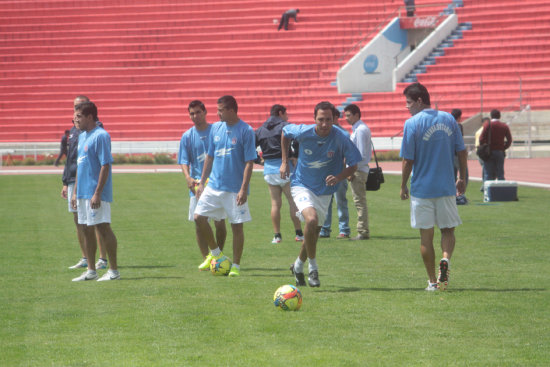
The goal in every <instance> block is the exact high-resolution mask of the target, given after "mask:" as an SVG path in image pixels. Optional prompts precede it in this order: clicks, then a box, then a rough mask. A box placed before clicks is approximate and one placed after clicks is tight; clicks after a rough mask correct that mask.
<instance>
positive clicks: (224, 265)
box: [210, 256, 233, 275]
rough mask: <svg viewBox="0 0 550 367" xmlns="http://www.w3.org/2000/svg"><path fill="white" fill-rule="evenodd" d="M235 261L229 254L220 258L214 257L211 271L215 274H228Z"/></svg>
mask: <svg viewBox="0 0 550 367" xmlns="http://www.w3.org/2000/svg"><path fill="white" fill-rule="evenodd" d="M231 265H233V263H232V262H231V260H229V258H228V257H227V256H222V257H220V258H219V259H212V261H211V262H210V272H211V273H212V274H214V275H227V274H229V271H230V270H231Z"/></svg>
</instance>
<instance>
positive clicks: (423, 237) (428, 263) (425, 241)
mask: <svg viewBox="0 0 550 367" xmlns="http://www.w3.org/2000/svg"><path fill="white" fill-rule="evenodd" d="M433 239H434V229H433V227H432V228H428V229H423V228H421V229H420V253H421V255H422V260H423V261H424V267H425V268H426V272H427V273H428V278H429V280H430V283H432V284H433V283H436V282H437V278H436V276H435V250H434V244H433Z"/></svg>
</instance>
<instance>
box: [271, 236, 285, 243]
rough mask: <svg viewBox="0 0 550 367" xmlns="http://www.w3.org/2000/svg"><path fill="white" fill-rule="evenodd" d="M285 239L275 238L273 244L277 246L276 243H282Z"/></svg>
mask: <svg viewBox="0 0 550 367" xmlns="http://www.w3.org/2000/svg"><path fill="white" fill-rule="evenodd" d="M282 240H283V239H282V238H281V237H277V236H275V237H273V239H272V240H271V243H273V244H275V243H281V241H282Z"/></svg>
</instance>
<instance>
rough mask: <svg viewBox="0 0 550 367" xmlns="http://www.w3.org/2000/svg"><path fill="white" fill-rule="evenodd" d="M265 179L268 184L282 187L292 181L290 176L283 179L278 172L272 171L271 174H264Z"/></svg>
mask: <svg viewBox="0 0 550 367" xmlns="http://www.w3.org/2000/svg"><path fill="white" fill-rule="evenodd" d="M264 180H265V182H267V183H268V184H270V185H272V186H281V187H284V186H286V184H287V183H289V182H290V178H285V179H282V178H281V175H280V174H278V173H272V174H270V175H264Z"/></svg>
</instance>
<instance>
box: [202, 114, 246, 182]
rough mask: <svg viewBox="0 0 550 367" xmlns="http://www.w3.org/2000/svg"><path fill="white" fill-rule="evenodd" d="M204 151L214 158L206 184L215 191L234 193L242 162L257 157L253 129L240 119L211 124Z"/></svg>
mask: <svg viewBox="0 0 550 367" xmlns="http://www.w3.org/2000/svg"><path fill="white" fill-rule="evenodd" d="M208 141H209V143H208V155H209V156H211V157H213V158H214V161H213V163H212V172H211V173H210V177H209V183H208V185H209V186H210V187H211V188H213V189H215V190H219V191H226V192H234V193H238V192H239V191H240V189H241V186H242V182H243V177H244V168H245V165H246V162H249V161H253V160H255V159H256V157H257V153H256V143H255V134H254V130H253V129H252V128H251V127H250V126H249V125H248V124H247V123H246V122H244V121H243V120H239V122H237V123H236V124H234V125H232V126H228V125H227V123H226V122H225V121H218V122H216V123H215V124H214V125H212V131H211V133H210V136H209V139H208Z"/></svg>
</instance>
